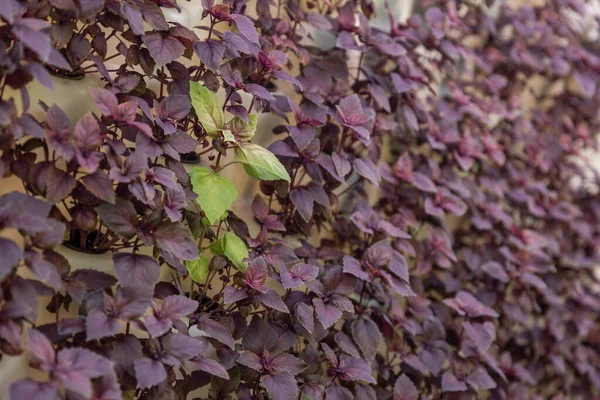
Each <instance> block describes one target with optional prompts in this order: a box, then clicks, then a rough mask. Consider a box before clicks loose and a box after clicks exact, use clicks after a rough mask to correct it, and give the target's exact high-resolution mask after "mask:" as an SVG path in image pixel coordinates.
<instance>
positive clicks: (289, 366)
mask: <svg viewBox="0 0 600 400" xmlns="http://www.w3.org/2000/svg"><path fill="white" fill-rule="evenodd" d="M269 361H270V368H271V372H273V373H277V374H280V373H282V372H287V373H289V374H292V375H294V376H295V375H298V374H299V373H300V372H302V371H304V370H305V369H306V367H307V365H306V364H305V363H304V362H303V361H302V360H300V359H298V358H296V357H294V356H293V355H291V354H289V353H279V354H277V355H275V356H273V357H272V358H271V359H270V360H269Z"/></svg>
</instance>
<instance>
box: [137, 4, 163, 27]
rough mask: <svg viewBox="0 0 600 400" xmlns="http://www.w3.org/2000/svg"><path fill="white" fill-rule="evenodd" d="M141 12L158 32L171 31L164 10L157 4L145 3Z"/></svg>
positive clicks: (141, 7) (141, 6)
mask: <svg viewBox="0 0 600 400" xmlns="http://www.w3.org/2000/svg"><path fill="white" fill-rule="evenodd" d="M140 11H141V12H142V15H143V16H144V19H145V20H146V22H148V24H149V25H150V26H151V27H152V28H154V29H156V30H157V31H166V30H168V29H169V24H167V21H166V20H165V16H164V14H163V12H162V10H161V9H160V7H158V6H157V5H156V4H154V3H143V4H141V5H140ZM142 33H143V32H142Z"/></svg>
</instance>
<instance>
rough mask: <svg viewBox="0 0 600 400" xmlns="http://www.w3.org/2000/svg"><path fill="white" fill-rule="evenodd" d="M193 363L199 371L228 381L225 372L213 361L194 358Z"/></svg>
mask: <svg viewBox="0 0 600 400" xmlns="http://www.w3.org/2000/svg"><path fill="white" fill-rule="evenodd" d="M193 363H194V365H195V366H196V367H198V369H200V370H201V371H204V372H207V373H209V374H211V375H215V376H218V377H219V378H223V379H229V374H228V373H227V370H226V369H225V368H224V367H223V366H222V365H221V364H219V363H218V362H217V361H215V360H211V359H208V358H195V359H194V360H193Z"/></svg>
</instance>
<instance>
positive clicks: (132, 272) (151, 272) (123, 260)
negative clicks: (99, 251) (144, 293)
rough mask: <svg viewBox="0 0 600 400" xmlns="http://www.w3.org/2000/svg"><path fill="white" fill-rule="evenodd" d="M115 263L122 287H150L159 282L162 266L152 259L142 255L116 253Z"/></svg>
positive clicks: (114, 256)
mask: <svg viewBox="0 0 600 400" xmlns="http://www.w3.org/2000/svg"><path fill="white" fill-rule="evenodd" d="M113 263H114V265H115V271H116V273H117V277H118V278H119V282H120V283H121V285H122V286H131V285H148V286H154V285H155V284H156V282H158V277H159V275H160V266H159V265H158V263H157V262H156V260H154V259H153V258H152V257H149V256H145V255H141V254H129V253H116V254H114V255H113Z"/></svg>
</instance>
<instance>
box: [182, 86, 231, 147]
mask: <svg viewBox="0 0 600 400" xmlns="http://www.w3.org/2000/svg"><path fill="white" fill-rule="evenodd" d="M190 97H191V98H192V106H193V107H194V110H195V111H196V115H197V116H198V121H200V123H201V124H202V127H203V128H204V130H206V133H207V134H208V136H211V137H219V136H220V135H221V129H223V126H224V125H225V120H224V117H223V109H222V108H221V102H220V101H219V98H218V97H217V95H216V94H214V93H213V92H211V91H210V90H209V89H208V88H206V87H205V86H203V85H201V84H200V83H198V82H190Z"/></svg>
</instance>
